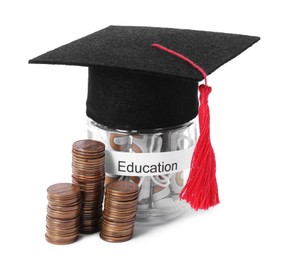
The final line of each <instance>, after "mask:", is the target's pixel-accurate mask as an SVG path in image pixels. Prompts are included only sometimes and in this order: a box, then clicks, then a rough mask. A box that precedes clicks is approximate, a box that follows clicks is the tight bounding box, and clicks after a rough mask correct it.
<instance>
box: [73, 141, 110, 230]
mask: <svg viewBox="0 0 288 260" xmlns="http://www.w3.org/2000/svg"><path fill="white" fill-rule="evenodd" d="M104 158H105V145H104V144H103V143H101V142H98V141H95V140H89V139H86V140H79V141H76V142H75V143H74V144H73V149H72V172H73V174H72V182H73V183H75V184H77V185H79V187H80V190H81V197H82V210H81V217H80V232H81V233H85V234H91V233H94V232H98V231H99V230H100V227H101V218H102V203H103V196H104V180H105V171H104V163H105V162H104Z"/></svg>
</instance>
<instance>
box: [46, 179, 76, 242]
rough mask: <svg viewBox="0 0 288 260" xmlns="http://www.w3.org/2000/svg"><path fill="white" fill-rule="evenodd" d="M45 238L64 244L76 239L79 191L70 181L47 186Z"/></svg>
mask: <svg viewBox="0 0 288 260" xmlns="http://www.w3.org/2000/svg"><path fill="white" fill-rule="evenodd" d="M47 193H48V196H47V198H48V207H47V217H46V234H45V237H46V240H47V241H48V242H50V243H52V244H57V245H64V244H70V243H72V242H74V241H76V240H77V238H78V235H79V224H80V211H81V193H80V188H79V187H78V186H77V185H74V184H72V183H58V184H54V185H51V186H49V187H48V189H47Z"/></svg>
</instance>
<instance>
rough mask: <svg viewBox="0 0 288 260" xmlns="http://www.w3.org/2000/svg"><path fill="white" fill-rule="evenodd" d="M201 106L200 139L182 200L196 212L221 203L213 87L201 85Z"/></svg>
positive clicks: (181, 194) (199, 115) (181, 196)
mask: <svg viewBox="0 0 288 260" xmlns="http://www.w3.org/2000/svg"><path fill="white" fill-rule="evenodd" d="M199 91H200V106H199V110H198V117H199V128H200V137H199V139H198V141H197V144H196V147H195V150H194V153H193V157H192V161H191V166H190V174H189V177H188V180H187V182H186V185H185V186H184V188H183V189H182V191H181V193H180V198H181V199H184V200H186V201H187V202H189V203H190V205H191V207H192V208H194V209H195V210H198V209H208V208H209V207H211V206H215V205H217V204H218V203H219V197H218V185H217V181H216V160H215V154H214V150H213V147H212V145H211V141H210V111H209V106H208V96H209V94H210V93H211V91H212V88H211V87H208V86H207V85H201V86H200V87H199Z"/></svg>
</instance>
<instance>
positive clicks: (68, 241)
mask: <svg viewBox="0 0 288 260" xmlns="http://www.w3.org/2000/svg"><path fill="white" fill-rule="evenodd" d="M45 238H46V240H47V242H49V243H51V244H55V245H66V244H71V243H73V242H75V241H76V240H77V239H78V234H77V235H75V236H71V237H65V238H63V237H53V236H50V235H48V234H47V233H46V234H45Z"/></svg>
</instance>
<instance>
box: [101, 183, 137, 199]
mask: <svg viewBox="0 0 288 260" xmlns="http://www.w3.org/2000/svg"><path fill="white" fill-rule="evenodd" d="M106 188H107V191H109V192H112V193H113V194H116V195H117V194H118V195H123V196H125V195H126V194H129V195H131V194H134V193H135V194H136V193H138V191H139V188H138V185H137V184H136V183H134V182H130V181H117V182H112V183H109V184H108V185H107V186H106Z"/></svg>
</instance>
